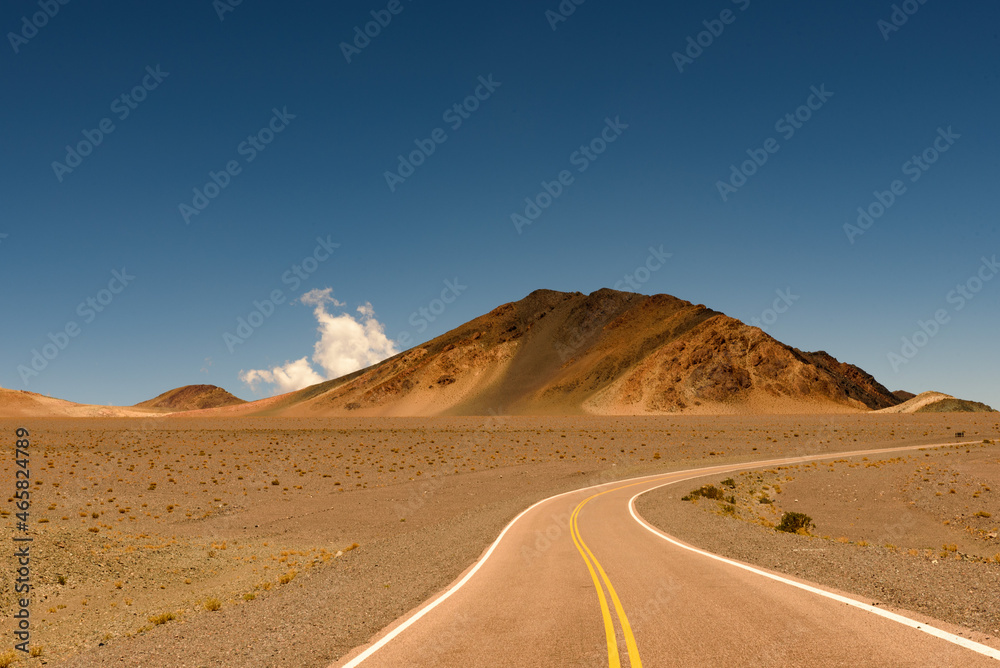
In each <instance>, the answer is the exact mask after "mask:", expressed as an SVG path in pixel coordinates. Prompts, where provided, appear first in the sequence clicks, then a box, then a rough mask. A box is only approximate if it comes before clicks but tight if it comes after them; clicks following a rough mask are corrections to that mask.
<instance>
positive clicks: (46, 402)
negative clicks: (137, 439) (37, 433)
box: [0, 387, 148, 418]
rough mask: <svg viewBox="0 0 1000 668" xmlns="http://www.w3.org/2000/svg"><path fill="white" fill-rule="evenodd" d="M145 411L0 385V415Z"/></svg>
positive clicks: (131, 413) (106, 414)
mask: <svg viewBox="0 0 1000 668" xmlns="http://www.w3.org/2000/svg"><path fill="white" fill-rule="evenodd" d="M147 414H148V413H147V412H144V411H140V410H136V409H132V408H121V407H118V406H92V405H89V404H76V403H73V402H72V401H64V400H62V399H54V398H52V397H47V396H45V395H44V394H37V393H35V392H27V391H25V390H7V389H4V388H2V387H0V417H6V418H56V417H139V416H142V415H147Z"/></svg>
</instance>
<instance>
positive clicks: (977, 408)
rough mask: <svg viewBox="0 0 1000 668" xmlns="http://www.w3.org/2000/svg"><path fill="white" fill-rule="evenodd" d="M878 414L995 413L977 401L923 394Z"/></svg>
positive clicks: (947, 395) (939, 393) (944, 395)
mask: <svg viewBox="0 0 1000 668" xmlns="http://www.w3.org/2000/svg"><path fill="white" fill-rule="evenodd" d="M878 412H879V413H995V412H996V411H995V410H993V409H992V408H990V407H989V406H987V405H986V404H981V403H979V402H977V401H966V400H965V399H956V398H955V397H953V396H951V395H950V394H945V393H944V392H923V393H921V394H918V395H916V396H915V397H913V398H912V399H909V400H907V401H905V402H903V403H901V404H899V405H898V406H892V407H891V408H885V409H883V410H880V411H878Z"/></svg>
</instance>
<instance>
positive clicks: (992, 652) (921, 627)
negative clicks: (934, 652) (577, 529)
mask: <svg viewBox="0 0 1000 668" xmlns="http://www.w3.org/2000/svg"><path fill="white" fill-rule="evenodd" d="M698 477H701V476H698ZM690 479H691V478H685V479H684V480H673V481H670V482H667V483H664V484H662V485H658V486H657V487H653V488H652V489H647V490H645V491H643V492H639V493H638V494H636V495H635V496H633V497H632V498H631V499H629V502H628V510H629V513H630V514H631V515H632V519H634V520H635V521H636V522H638V523H639V524H640V525H641V526H642V527H643V528H645V529H646V530H648V531H650V532H651V533H653V534H654V535H656V536H659V537H660V538H662V539H663V540H665V541H667V542H668V543H673V544H674V545H676V546H677V547H681V548H684V549H685V550H689V551H691V552H694V553H695V554H700V555H702V556H704V557H708V558H710V559H715V560H716V561H721V562H722V563H724V564H729V565H730V566H735V567H737V568H742V569H743V570H745V571H750V572H751V573H755V574H757V575H762V576H764V577H766V578H770V579H772V580H776V581H777V582H782V583H784V584H787V585H791V586H793V587H798V588H799V589H803V590H805V591H808V592H810V593H813V594H819V595H820V596H825V597H826V598H830V599H833V600H834V601H839V602H841V603H846V604H847V605H850V606H853V607H855V608H858V609H860V610H864V611H865V612H870V613H872V614H873V615H878V616H879V617H885V618H886V619H889V620H892V621H894V622H897V623H899V624H902V625H904V626H909V627H910V628H912V629H916V630H917V631H922V632H924V633H926V634H928V635H932V636H934V637H936V638H940V639H941V640H946V641H948V642H950V643H954V644H956V645H959V646H961V647H964V648H965V649H968V650H972V651H973V652H978V653H979V654H982V655H983V656H988V657H990V658H991V659H998V660H1000V650H997V649H994V648H992V647H989V646H988V645H983V644H980V643H977V642H974V641H972V640H969V639H968V638H963V637H961V636H957V635H955V634H954V633H948V632H947V631H942V630H941V629H939V628H936V627H934V626H930V625H928V624H924V623H922V622H918V621H916V620H915V619H910V618H909V617H904V616H903V615H899V614H896V613H895V612H889V611H888V610H883V609H881V608H879V607H876V606H874V605H869V604H868V603H862V602H861V601H856V600H854V599H853V598H847V597H846V596H841V595H840V594H834V593H832V592H828V591H824V590H822V589H818V588H816V587H812V586H810V585H807V584H803V583H801V582H796V581H795V580H789V579H788V578H783V577H781V576H780V575H775V574H774V573H768V572H767V571H762V570H760V569H757V568H754V567H753V566H750V565H748V564H744V563H741V562H739V561H734V560H732V559H727V558H726V557H722V556H719V555H717V554H713V553H711V552H707V551H705V550H700V549H698V548H696V547H692V546H690V545H685V544H684V543H681V542H679V541H677V540H674V539H673V538H671V537H670V536H668V535H667V534H665V533H663V532H662V531H660V530H659V529H657V528H656V527H654V526H652V525H651V524H649V523H648V522H647V521H646V520H644V519H643V518H642V517H640V516H639V514H638V513H636V511H635V500H636V499H638V498H639V497H640V496H642V495H643V494H647V493H649V492H652V491H654V490H657V489H660V488H662V487H666V486H668V485H676V484H677V483H679V482H684V481H685V480H690Z"/></svg>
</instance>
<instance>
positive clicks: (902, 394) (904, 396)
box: [893, 390, 917, 401]
mask: <svg viewBox="0 0 1000 668" xmlns="http://www.w3.org/2000/svg"><path fill="white" fill-rule="evenodd" d="M893 395H894V396H895V397H896V398H897V399H899V400H900V401H909V400H910V399H912V398H913V397H915V396H917V395H915V394H914V393H913V392H907V391H906V390H896V391H895V392H893Z"/></svg>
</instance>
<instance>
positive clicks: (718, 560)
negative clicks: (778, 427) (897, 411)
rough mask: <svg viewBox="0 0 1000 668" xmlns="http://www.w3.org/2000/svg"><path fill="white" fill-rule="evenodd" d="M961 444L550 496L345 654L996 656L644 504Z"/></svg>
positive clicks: (687, 661) (486, 661)
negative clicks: (728, 549) (640, 509)
mask: <svg viewBox="0 0 1000 668" xmlns="http://www.w3.org/2000/svg"><path fill="white" fill-rule="evenodd" d="M954 445H958V444H956V443H948V444H942V445H941V446H910V447H904V448H887V449H877V450H865V451H856V452H838V453H830V454H824V455H817V456H807V457H792V458H785V459H774V460H769V461H765V462H751V463H744V464H733V465H723V466H712V467H705V468H700V469H693V470H688V471H677V472H671V473H665V474H657V475H653V476H644V477H642V478H635V479H632V480H621V481H617V482H614V483H608V484H603V485H598V486H595V487H589V488H585V489H581V490H577V491H573V492H568V493H565V494H560V495H558V496H554V497H551V498H548V499H545V500H543V501H540V502H538V503H537V504H535V505H534V506H532V507H530V508H528V509H527V510H525V511H524V512H523V513H521V514H520V515H518V517H516V518H515V519H514V520H513V521H512V522H511V523H510V524H509V525H508V526H507V527H506V528H505V529H504V531H503V532H502V533H501V534H500V536H499V537H498V538H497V540H496V541H495V542H494V543H493V544H492V545H491V546H490V547H489V548H488V549H487V551H486V552H485V553H484V554H483V556H482V557H481V558H480V560H479V561H478V562H476V564H474V565H473V566H472V567H470V569H468V570H467V571H466V572H465V573H464V574H463V576H462V577H461V578H459V579H458V580H457V581H456V582H455V583H454V584H452V585H451V586H449V587H448V588H447V589H446V590H445V591H444V592H443V593H442V594H440V595H438V596H435V597H434V598H433V599H431V600H430V601H428V602H426V603H424V604H423V605H421V606H420V607H418V608H417V609H416V610H415V611H413V612H412V613H410V614H408V615H406V616H405V617H403V618H401V619H400V620H397V621H396V622H395V623H393V624H392V625H390V626H389V627H388V628H387V629H385V630H384V631H383V632H382V633H380V634H379V636H378V637H376V638H375V639H374V640H373V641H372V643H370V644H369V645H366V646H365V647H361V648H358V649H356V650H355V651H354V652H352V653H351V654H350V655H349V656H347V657H345V658H344V659H343V660H342V661H340V662H338V663H337V664H335V665H337V666H342V667H344V668H354V667H355V666H360V665H364V666H365V668H375V667H377V666H392V667H397V666H463V667H466V666H522V665H530V666H587V667H593V668H603V667H604V666H609V667H610V668H619V667H620V666H630V667H631V668H638V667H639V666H643V665H645V666H647V667H652V666H713V667H714V666H718V665H738V666H748V665H754V666H782V665H785V666H861V665H863V666H929V665H934V666H992V667H996V666H998V665H1000V664H998V660H1000V650H997V649H996V648H993V647H988V646H985V645H981V644H978V643H974V642H971V641H969V640H968V639H966V638H961V637H959V636H955V635H952V634H950V633H947V632H945V631H943V630H941V629H938V628H936V627H933V626H928V625H927V624H924V623H921V622H917V621H915V620H913V619H911V618H909V617H907V616H905V613H902V614H897V613H891V612H887V611H885V610H884V609H882V608H879V607H875V606H871V605H869V604H867V603H864V602H862V601H859V600H857V599H855V598H853V597H850V596H847V595H845V594H842V593H834V592H830V591H829V590H826V589H824V588H821V587H819V586H815V585H810V584H809V583H804V582H801V581H797V580H794V579H793V578H789V577H787V576H781V575H779V574H775V573H771V572H767V571H764V570H763V569H758V568H755V567H752V566H749V565H746V564H741V563H738V562H735V561H732V560H729V559H725V558H722V557H718V556H716V555H712V554H710V553H708V552H705V551H702V550H699V549H697V548H694V547H692V546H688V545H685V544H684V543H683V542H681V541H679V540H677V539H674V538H672V537H670V536H667V535H666V534H663V533H662V532H660V531H658V530H657V529H655V528H654V527H652V526H650V525H648V524H647V523H646V522H645V521H644V520H642V518H641V517H639V516H638V514H637V513H636V512H635V509H634V501H635V499H636V498H637V497H638V496H640V495H641V494H643V493H645V492H648V491H651V490H653V489H656V488H658V487H662V486H664V485H667V484H672V483H677V482H681V481H685V480H690V479H692V478H698V477H703V476H707V475H719V474H723V473H730V472H735V471H741V470H748V469H754V468H763V467H773V466H778V465H787V464H795V463H799V462H806V461H816V460H822V459H833V458H843V457H851V456H860V455H871V454H886V453H892V452H900V451H905V450H916V449H926V448H932V447H942V446H954Z"/></svg>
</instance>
